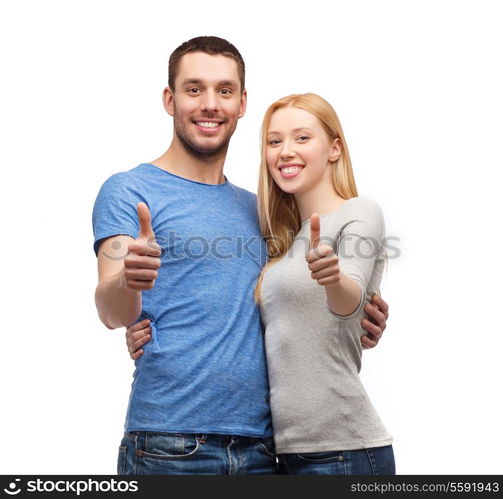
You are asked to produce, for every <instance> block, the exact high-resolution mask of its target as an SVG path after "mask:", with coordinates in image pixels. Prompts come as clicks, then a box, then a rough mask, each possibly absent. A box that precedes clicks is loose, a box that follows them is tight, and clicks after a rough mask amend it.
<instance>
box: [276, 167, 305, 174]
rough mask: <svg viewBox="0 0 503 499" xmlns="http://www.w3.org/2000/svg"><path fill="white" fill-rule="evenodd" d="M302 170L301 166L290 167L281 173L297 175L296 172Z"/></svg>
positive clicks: (283, 169)
mask: <svg viewBox="0 0 503 499" xmlns="http://www.w3.org/2000/svg"><path fill="white" fill-rule="evenodd" d="M300 170H302V168H300V166H288V167H286V168H281V171H282V172H283V173H295V172H298V171H300Z"/></svg>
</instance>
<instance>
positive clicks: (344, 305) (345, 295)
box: [325, 272, 361, 315]
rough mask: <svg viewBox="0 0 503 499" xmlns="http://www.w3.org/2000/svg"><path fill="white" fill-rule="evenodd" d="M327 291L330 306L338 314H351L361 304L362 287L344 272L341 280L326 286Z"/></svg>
mask: <svg viewBox="0 0 503 499" xmlns="http://www.w3.org/2000/svg"><path fill="white" fill-rule="evenodd" d="M325 292H326V295H327V305H328V307H329V308H330V310H331V311H332V312H334V313H335V314H337V315H351V314H352V313H353V312H354V311H355V310H356V309H357V308H358V305H359V304H360V300H361V290H360V287H359V286H358V284H356V282H355V281H353V279H351V278H350V277H348V276H346V275H344V274H343V273H342V272H341V277H340V280H339V282H338V283H337V284H331V285H328V286H325Z"/></svg>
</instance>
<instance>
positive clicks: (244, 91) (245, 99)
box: [238, 88, 248, 118]
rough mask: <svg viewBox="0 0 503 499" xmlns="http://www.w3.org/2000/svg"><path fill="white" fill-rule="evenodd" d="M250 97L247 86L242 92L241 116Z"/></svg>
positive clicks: (240, 116)
mask: <svg viewBox="0 0 503 499" xmlns="http://www.w3.org/2000/svg"><path fill="white" fill-rule="evenodd" d="M247 99H248V95H247V93H246V88H245V89H244V90H243V93H242V94H241V102H240V104H239V115H238V117H239V118H242V117H243V116H244V114H245V112H246V102H247Z"/></svg>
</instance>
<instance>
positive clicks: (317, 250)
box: [306, 213, 341, 286]
mask: <svg viewBox="0 0 503 499" xmlns="http://www.w3.org/2000/svg"><path fill="white" fill-rule="evenodd" d="M306 262H307V264H308V265H307V266H308V268H309V270H310V271H311V277H312V278H313V279H314V280H315V281H317V282H318V284H320V285H321V286H330V285H333V284H338V283H339V281H340V278H341V272H340V268H339V257H338V256H337V255H336V254H335V252H334V249H333V248H332V246H329V245H328V244H320V216H319V215H318V214H317V213H314V214H313V215H311V239H310V243H309V253H308V254H307V256H306Z"/></svg>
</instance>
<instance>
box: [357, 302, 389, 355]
mask: <svg viewBox="0 0 503 499" xmlns="http://www.w3.org/2000/svg"><path fill="white" fill-rule="evenodd" d="M388 310H389V307H388V304H387V303H386V302H385V301H384V300H383V299H382V298H381V297H380V296H379V295H374V296H373V297H372V303H367V304H366V305H365V312H366V313H367V315H368V316H369V318H370V320H368V319H363V320H362V322H361V325H362V328H363V329H365V330H366V331H367V334H364V335H363V336H362V337H361V338H360V340H361V342H362V346H363V348H374V347H375V346H376V345H377V344H378V343H379V340H380V338H381V336H382V334H383V332H384V330H385V329H386V321H387V320H388V315H389V314H388Z"/></svg>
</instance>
